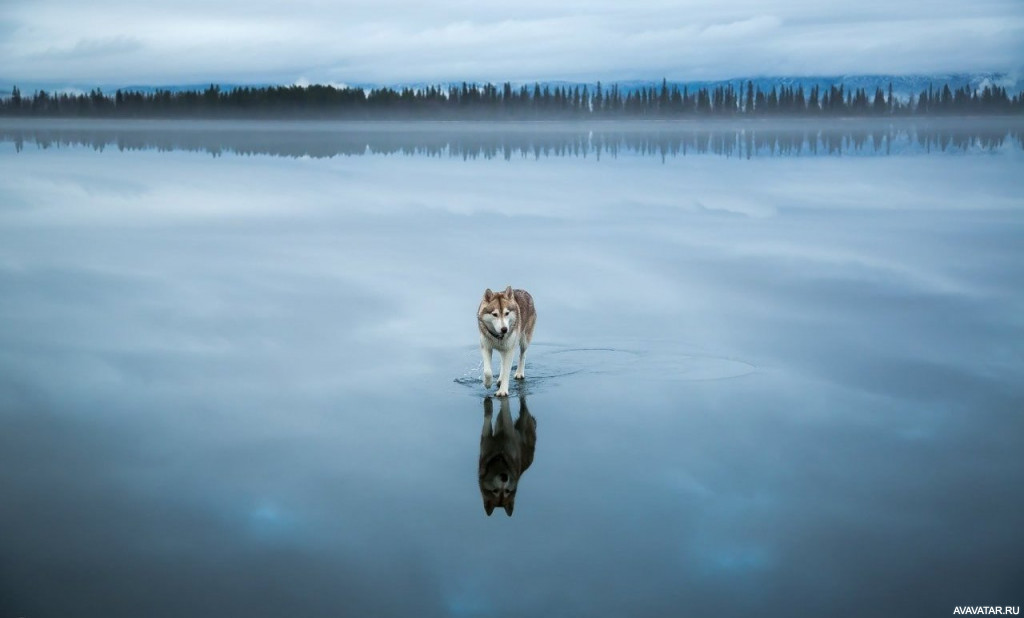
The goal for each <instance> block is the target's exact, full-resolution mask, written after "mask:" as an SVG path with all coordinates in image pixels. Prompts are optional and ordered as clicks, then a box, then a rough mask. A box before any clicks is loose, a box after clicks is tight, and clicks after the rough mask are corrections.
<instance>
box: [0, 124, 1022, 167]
mask: <svg viewBox="0 0 1024 618" xmlns="http://www.w3.org/2000/svg"><path fill="white" fill-rule="evenodd" d="M321 129H322V130H321ZM0 142H13V143H14V145H15V149H16V150H18V151H21V150H22V149H23V148H25V144H26V143H29V144H35V145H36V146H37V147H39V148H42V149H48V148H62V147H71V146H86V147H91V148H93V149H95V150H98V151H102V150H105V149H107V148H116V149H117V150H121V151H124V150H129V151H131V150H159V151H172V150H184V151H193V152H206V153H209V154H212V155H213V156H219V155H221V154H223V153H231V154H238V155H275V156H286V157H313V158H323V157H335V156H356V155H368V154H372V155H408V156H428V157H453V158H462V159H476V158H483V159H499V158H503V159H512V158H541V157H594V158H598V159H600V158H601V157H613V158H614V157H619V156H649V157H661V158H663V159H664V158H666V157H679V156H686V155H693V154H700V155H705V154H714V155H719V156H726V157H739V158H752V157H787V156H823V155H824V156H829V155H833V156H834V155H842V154H848V155H894V154H913V153H918V152H921V153H933V152H970V151H993V150H997V149H1000V148H1003V147H1006V146H1009V147H1014V148H1018V149H1019V148H1022V147H1024V125H1022V124H1021V123H1019V122H1017V123H1014V122H1005V123H999V122H970V121H968V122H965V123H962V124H960V123H955V122H942V123H931V124H929V123H926V124H889V125H877V124H860V123H857V122H851V123H849V124H842V125H830V126H826V127H822V126H816V125H811V124H806V125H791V126H771V125H767V126H759V125H730V126H712V127H710V128H704V127H701V126H698V125H678V126H670V125H665V124H661V123H651V124H650V125H646V126H645V125H642V124H632V125H624V126H620V125H617V124H615V123H609V124H598V125H583V124H580V125H556V126H553V127H544V126H538V125H516V124H510V125H494V124H481V125H478V126H473V125H430V126H428V127H423V126H419V127H417V126H415V125H409V124H406V125H402V124H397V125H393V126H392V125H378V126H374V127H372V128H367V127H366V126H365V125H351V126H338V125H326V126H323V127H318V126H316V125H306V126H301V127H293V128H272V129H268V128H264V127H260V126H258V125H254V126H249V127H231V126H230V125H228V126H227V127H225V126H224V125H216V124H214V125H209V126H203V125H201V124H190V125H187V126H180V127H175V126H174V125H173V124H172V125H164V126H149V127H131V126H123V127H121V126H110V127H102V128H92V127H81V126H77V127H76V126H64V127H56V126H41V125H35V126H24V127H19V126H17V125H14V126H2V127H0Z"/></svg>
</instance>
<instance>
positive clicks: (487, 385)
mask: <svg viewBox="0 0 1024 618" xmlns="http://www.w3.org/2000/svg"><path fill="white" fill-rule="evenodd" d="M493 379H494V376H493V375H491V374H489V373H485V374H484V388H491V381H492V380H493Z"/></svg>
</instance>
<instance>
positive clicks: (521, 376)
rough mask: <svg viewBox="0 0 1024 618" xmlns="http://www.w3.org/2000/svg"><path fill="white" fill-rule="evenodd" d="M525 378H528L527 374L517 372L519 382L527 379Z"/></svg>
mask: <svg viewBox="0 0 1024 618" xmlns="http://www.w3.org/2000/svg"><path fill="white" fill-rule="evenodd" d="M525 378H526V374H525V373H523V372H522V371H517V372H516V379H517V380H522V379H525Z"/></svg>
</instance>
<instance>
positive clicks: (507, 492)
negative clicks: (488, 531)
mask: <svg viewBox="0 0 1024 618" xmlns="http://www.w3.org/2000/svg"><path fill="white" fill-rule="evenodd" d="M499 401H500V402H501V404H500V405H501V407H500V408H499V410H498V422H497V424H496V425H493V426H492V424H491V415H492V413H493V411H494V404H492V403H491V398H490V397H486V398H484V429H483V433H482V434H481V436H480V473H479V477H480V495H481V496H482V497H483V499H484V511H486V512H487V515H488V516H490V514H491V513H493V512H494V507H497V506H500V507H503V508H504V509H505V513H506V514H507V515H508V516H509V517H512V510H513V509H514V508H515V507H516V488H517V486H518V485H519V478H520V477H521V476H522V475H523V473H524V472H526V469H527V468H529V467H530V464H532V463H533V451H534V449H535V448H536V446H537V420H536V419H535V418H533V416H532V415H531V414H530V411H529V410H528V409H527V408H526V397H520V398H519V418H517V419H516V423H515V425H513V424H512V413H511V412H510V411H509V405H508V397H502V398H501V399H499Z"/></svg>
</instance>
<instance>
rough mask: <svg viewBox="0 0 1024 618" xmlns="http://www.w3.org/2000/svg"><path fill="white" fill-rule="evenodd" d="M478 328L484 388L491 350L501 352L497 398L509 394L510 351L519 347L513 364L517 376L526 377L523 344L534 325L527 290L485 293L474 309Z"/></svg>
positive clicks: (487, 384) (488, 379) (488, 380)
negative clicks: (517, 361)
mask: <svg viewBox="0 0 1024 618" xmlns="http://www.w3.org/2000/svg"><path fill="white" fill-rule="evenodd" d="M476 322H477V327H478V328H479V329H480V354H481V355H483V357H484V387H485V388H490V387H491V378H492V377H493V373H492V372H491V352H493V351H494V350H497V351H498V353H499V354H501V372H500V373H499V374H498V390H497V391H495V393H494V395H495V396H496V397H508V386H509V374H510V373H511V372H512V354H513V353H514V352H515V348H516V346H517V345H518V346H519V364H518V365H516V379H517V380H522V379H523V378H524V377H526V347H527V346H528V345H530V339H532V338H533V325H534V324H535V323H536V322H537V312H536V311H535V310H534V308H533V297H532V296H530V293H529V292H527V291H526V290H513V289H512V286H508V287H507V288H505V291H504V292H498V293H495V292H492V291H491V290H490V288H488V289H487V291H485V292H484V297H483V300H481V301H480V307H479V308H478V309H477V311H476Z"/></svg>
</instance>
